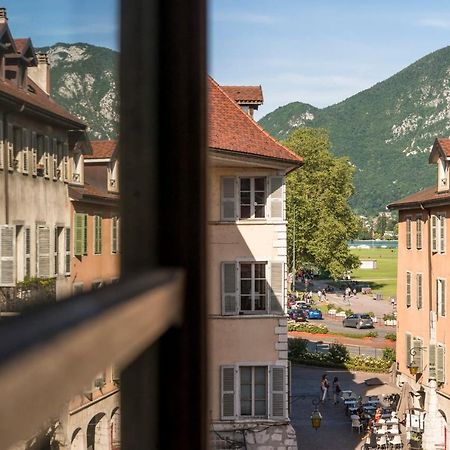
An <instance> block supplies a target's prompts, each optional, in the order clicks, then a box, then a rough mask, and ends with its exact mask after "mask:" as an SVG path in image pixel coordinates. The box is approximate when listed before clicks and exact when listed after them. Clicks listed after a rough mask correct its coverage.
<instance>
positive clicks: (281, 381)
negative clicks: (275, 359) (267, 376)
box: [271, 366, 286, 418]
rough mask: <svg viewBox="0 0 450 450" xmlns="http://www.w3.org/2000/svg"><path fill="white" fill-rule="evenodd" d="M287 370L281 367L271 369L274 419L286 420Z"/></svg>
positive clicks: (272, 413) (272, 412) (272, 414)
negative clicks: (285, 371)
mask: <svg viewBox="0 0 450 450" xmlns="http://www.w3.org/2000/svg"><path fill="white" fill-rule="evenodd" d="M284 370H285V368H284V367H281V366H272V367H271V378H272V380H271V395H272V408H271V417H272V418H284V417H285V416H286V393H285V388H286V380H285V373H284Z"/></svg>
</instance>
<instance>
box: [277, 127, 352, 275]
mask: <svg viewBox="0 0 450 450" xmlns="http://www.w3.org/2000/svg"><path fill="white" fill-rule="evenodd" d="M283 144H284V145H286V146H287V147H288V148H290V149H291V150H292V151H294V152H295V153H296V154H298V155H300V156H302V157H303V158H304V165H303V167H302V168H301V169H300V170H296V171H294V172H292V173H291V174H290V175H288V177H287V180H286V185H287V217H288V259H289V261H290V266H291V267H292V266H293V264H294V259H295V265H296V268H298V267H300V266H302V265H303V266H305V265H306V266H308V265H312V266H315V267H317V268H319V269H321V270H324V271H327V272H329V273H330V275H331V276H332V277H333V278H335V279H336V278H339V277H341V276H342V275H343V274H344V273H345V272H346V271H348V270H351V269H354V268H356V267H358V265H359V260H358V258H357V257H356V256H355V255H352V254H351V253H350V250H349V248H348V245H347V241H348V240H349V239H353V238H355V236H356V235H357V233H358V229H359V219H358V217H357V216H356V215H355V214H354V213H353V212H352V210H351V208H350V207H349V204H348V200H349V198H350V196H351V195H352V193H353V184H352V175H353V171H354V169H353V167H352V166H351V165H350V163H349V161H348V159H347V158H334V157H333V156H332V155H331V153H330V147H331V144H330V139H329V137H328V133H327V131H326V130H324V129H317V128H299V129H297V130H295V131H294V132H293V133H292V134H291V135H290V136H289V137H288V139H287V140H286V141H285V142H284V143H283ZM294 236H295V239H294ZM294 241H295V249H294ZM294 251H295V255H294Z"/></svg>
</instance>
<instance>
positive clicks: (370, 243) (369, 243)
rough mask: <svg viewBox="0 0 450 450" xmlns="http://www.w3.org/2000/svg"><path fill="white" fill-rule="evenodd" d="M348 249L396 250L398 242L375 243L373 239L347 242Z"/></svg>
mask: <svg viewBox="0 0 450 450" xmlns="http://www.w3.org/2000/svg"><path fill="white" fill-rule="evenodd" d="M348 246H349V247H350V248H397V247H398V241H377V240H375V239H368V240H359V241H349V243H348Z"/></svg>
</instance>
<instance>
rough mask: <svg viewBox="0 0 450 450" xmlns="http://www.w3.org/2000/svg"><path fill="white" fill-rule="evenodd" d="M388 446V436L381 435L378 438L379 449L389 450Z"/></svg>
mask: <svg viewBox="0 0 450 450" xmlns="http://www.w3.org/2000/svg"><path fill="white" fill-rule="evenodd" d="M387 448H388V443H387V439H386V436H381V437H379V438H378V439H377V449H384V450H387Z"/></svg>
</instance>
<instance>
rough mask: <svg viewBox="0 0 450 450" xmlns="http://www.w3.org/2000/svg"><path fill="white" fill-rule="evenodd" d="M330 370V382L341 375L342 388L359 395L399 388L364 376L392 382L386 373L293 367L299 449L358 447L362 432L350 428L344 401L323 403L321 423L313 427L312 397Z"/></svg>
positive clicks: (350, 449) (354, 449) (351, 449)
mask: <svg viewBox="0 0 450 450" xmlns="http://www.w3.org/2000/svg"><path fill="white" fill-rule="evenodd" d="M325 372H326V373H328V379H329V380H330V382H331V381H332V380H333V377H335V376H337V377H339V380H340V382H341V387H342V389H344V390H346V389H351V390H352V391H354V392H355V393H357V394H358V395H362V396H363V395H375V394H388V393H392V392H399V391H398V389H397V388H396V387H393V386H391V385H389V384H383V385H381V386H367V385H366V384H365V380H367V379H371V378H377V379H379V380H381V381H382V382H384V383H388V382H389V375H387V374H373V373H372V374H371V373H363V372H353V373H352V372H348V371H344V370H337V369H336V370H335V369H330V370H324V369H323V368H316V367H304V366H293V367H292V409H291V418H292V425H293V426H294V428H295V430H296V432H297V441H298V448H299V450H359V449H360V447H361V438H362V435H359V434H358V433H356V432H352V430H351V422H350V419H349V418H348V417H347V416H346V415H345V409H344V406H343V404H342V403H341V404H339V405H333V403H332V402H327V403H326V404H325V405H320V412H321V413H322V416H323V419H322V425H321V427H320V429H319V430H318V431H315V430H314V429H313V428H312V427H311V420H310V416H311V412H312V411H313V409H314V406H313V405H312V403H311V402H312V400H313V399H316V398H318V396H319V385H320V379H321V376H322V374H323V373H325Z"/></svg>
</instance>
